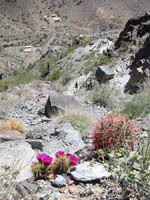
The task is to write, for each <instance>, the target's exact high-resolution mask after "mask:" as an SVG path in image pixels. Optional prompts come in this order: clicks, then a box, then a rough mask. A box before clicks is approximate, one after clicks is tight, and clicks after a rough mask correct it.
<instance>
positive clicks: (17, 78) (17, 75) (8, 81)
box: [0, 69, 36, 92]
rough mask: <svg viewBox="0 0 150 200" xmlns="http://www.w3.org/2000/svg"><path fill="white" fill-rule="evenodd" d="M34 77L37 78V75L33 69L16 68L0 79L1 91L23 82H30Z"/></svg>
mask: <svg viewBox="0 0 150 200" xmlns="http://www.w3.org/2000/svg"><path fill="white" fill-rule="evenodd" d="M34 79H36V77H35V75H34V74H33V72H32V71H29V70H25V69H17V70H14V72H13V74H12V75H10V76H8V77H6V78H4V79H2V80H0V92H2V91H5V90H6V89H8V88H10V87H15V86H17V85H19V84H21V83H28V82H30V81H32V80H34Z"/></svg>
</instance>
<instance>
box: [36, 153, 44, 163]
mask: <svg viewBox="0 0 150 200" xmlns="http://www.w3.org/2000/svg"><path fill="white" fill-rule="evenodd" d="M45 156H46V154H37V155H36V158H37V159H38V161H41V162H42V158H43V157H45Z"/></svg>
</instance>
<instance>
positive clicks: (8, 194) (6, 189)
mask: <svg viewBox="0 0 150 200" xmlns="http://www.w3.org/2000/svg"><path fill="white" fill-rule="evenodd" d="M17 175H18V171H15V170H14V169H11V168H10V167H9V166H5V167H4V172H3V173H2V174H1V176H0V182H1V190H0V199H1V200H6V199H14V198H15V196H16V191H15V190H13V188H15V186H16V185H15V183H14V182H15V179H16V176H17ZM12 185H13V187H12Z"/></svg>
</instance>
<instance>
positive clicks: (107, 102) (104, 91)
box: [89, 83, 118, 109]
mask: <svg viewBox="0 0 150 200" xmlns="http://www.w3.org/2000/svg"><path fill="white" fill-rule="evenodd" d="M116 96H118V91H117V90H114V88H112V86H110V85H109V84H99V83H96V84H95V85H94V88H93V90H91V92H90V94H89V98H90V99H91V101H92V102H93V103H95V104H100V105H101V106H104V107H107V108H110V109H114V104H115V102H117V99H116Z"/></svg>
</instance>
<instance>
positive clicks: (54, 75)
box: [47, 69, 61, 81]
mask: <svg viewBox="0 0 150 200" xmlns="http://www.w3.org/2000/svg"><path fill="white" fill-rule="evenodd" d="M60 76H61V71H60V69H56V70H54V71H53V72H52V74H50V75H48V76H47V81H55V80H58V79H59V78H60Z"/></svg>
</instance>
